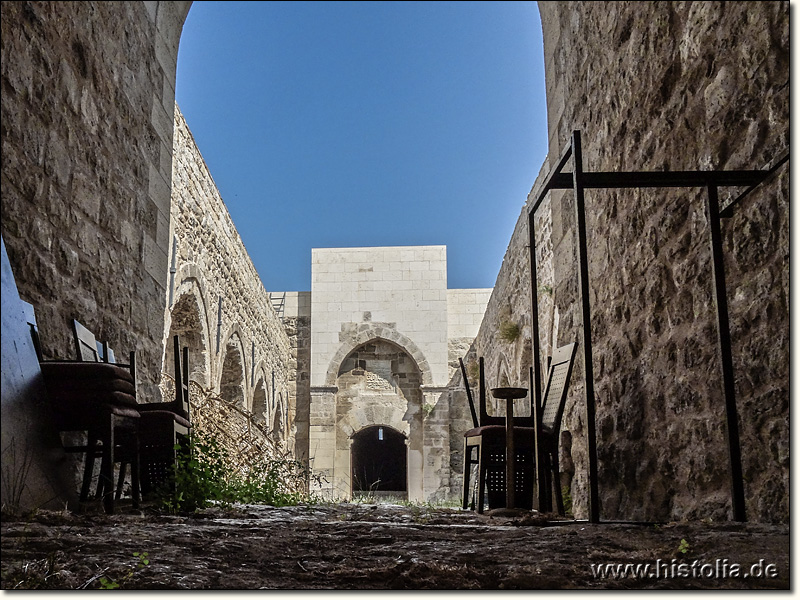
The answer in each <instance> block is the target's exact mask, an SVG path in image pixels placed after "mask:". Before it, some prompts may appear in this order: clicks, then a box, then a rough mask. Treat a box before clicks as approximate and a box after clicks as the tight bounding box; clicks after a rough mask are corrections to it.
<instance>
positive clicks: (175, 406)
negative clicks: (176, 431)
mask: <svg viewBox="0 0 800 600" xmlns="http://www.w3.org/2000/svg"><path fill="white" fill-rule="evenodd" d="M138 410H139V412H141V413H151V412H169V413H172V414H174V415H177V416H179V417H181V418H182V419H183V420H184V421H186V422H187V426H188V418H189V415H187V414H186V411H185V410H184V409H183V407H182V406H179V403H177V402H145V403H142V404H140V405H139V406H138Z"/></svg>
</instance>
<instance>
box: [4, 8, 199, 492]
mask: <svg viewBox="0 0 800 600" xmlns="http://www.w3.org/2000/svg"><path fill="white" fill-rule="evenodd" d="M190 4H191V3H190V2H4V3H3V6H2V30H1V31H0V40H2V41H1V42H0V44H1V46H2V59H1V60H0V71H1V72H2V98H3V100H2V105H1V106H0V115H1V118H2V137H3V142H2V157H3V159H2V160H3V169H2V223H1V225H0V226H1V227H2V239H3V241H4V244H5V247H6V248H7V250H8V258H9V264H10V271H9V273H8V274H9V275H12V274H13V279H14V280H15V281H16V286H15V287H18V289H19V293H20V295H21V297H22V299H23V300H24V301H27V302H29V303H31V304H32V305H33V307H34V310H35V313H36V318H37V321H38V324H39V330H40V333H41V338H42V342H43V351H44V354H45V356H46V358H57V357H58V358H69V359H73V358H75V348H74V343H73V340H72V333H71V331H72V329H71V321H72V320H73V319H78V320H79V321H80V322H81V323H83V324H84V325H86V326H87V327H89V328H90V329H91V330H92V331H94V332H95V333H96V335H97V337H98V339H102V340H108V341H109V343H110V344H111V345H112V347H114V348H115V349H116V350H117V352H118V353H125V352H128V351H130V350H136V352H137V361H138V362H137V366H138V367H139V368H138V369H137V378H138V383H139V390H140V394H141V396H142V397H146V398H152V399H157V398H158V395H159V390H158V385H157V384H158V381H159V372H160V370H161V362H162V353H163V349H162V340H163V329H164V314H163V310H162V309H163V307H164V305H165V302H166V283H167V253H168V247H169V218H170V217H169V214H170V213H169V203H170V176H171V163H172V110H173V105H174V88H175V64H176V61H177V54H178V41H179V38H180V33H181V29H182V27H183V21H184V19H185V17H186V14H187V12H188V10H189V6H190ZM4 273H5V271H4ZM5 290H6V288H5V287H4V295H5ZM5 318H6V315H5V309H4V322H3V323H4V324H3V335H2V337H3V342H4V344H6V342H8V345H7V346H6V345H4V346H3V348H4V353H3V381H4V383H5V382H6V376H7V374H9V373H11V371H10V370H9V369H10V365H11V362H10V361H9V359H10V360H11V361H13V362H14V364H17V363H19V364H22V363H21V362H20V357H21V355H18V356H16V357H14V358H12V355H10V354H6V349H9V350H11V349H12V347H13V348H16V350H14V353H16V352H18V351H19V350H20V349H22V348H23V347H24V345H25V344H26V340H25V339H24V338H23V339H16V338H15V337H14V336H15V335H16V333H17V332H20V331H22V330H25V333H24V335H25V336H28V333H27V328H26V327H23V328H16V327H7V326H6V320H5ZM22 324H23V325H24V322H23V323H22ZM28 341H29V336H28ZM26 364H27V363H26ZM28 376H30V380H26V381H27V383H28V385H25V386H23V387H20V388H16V389H14V390H13V391H11V388H7V387H6V386H5V385H4V388H3V390H4V391H3V395H2V406H3V419H2V421H3V435H2V438H3V440H4V448H3V483H4V486H3V489H4V490H5V489H6V486H5V484H6V483H7V478H8V473H10V472H15V471H14V467H13V465H9V464H7V462H6V461H7V458H8V457H9V456H12V455H13V453H14V452H13V450H14V449H13V448H11V446H10V440H12V439H13V440H14V441H15V443H16V444H18V447H17V448H16V452H17V456H18V457H19V456H21V455H22V454H21V453H24V454H25V455H28V454H27V453H28V452H31V454H30V455H29V456H32V457H34V462H35V464H34V465H32V470H33V471H35V472H40V473H44V474H45V477H49V478H51V483H52V481H55V480H56V479H59V478H60V479H61V480H64V479H69V475H71V474H72V470H71V468H70V466H71V464H72V463H73V462H74V461H72V460H71V458H72V456H74V455H71V456H70V457H65V455H64V453H63V451H61V450H60V448H59V446H58V440H57V436H56V434H55V433H54V432H52V431H49V430H50V425H51V424H50V423H49V422H47V421H46V419H45V421H43V420H42V417H43V415H44V416H46V412H44V413H41V414H34V413H32V412H27V411H28V410H29V409H30V408H31V407H33V406H34V405H38V404H41V397H40V394H39V392H38V391H37V390H41V386H40V383H41V374H40V373H39V372H38V369H34V370H32V371H31V372H30V373H28ZM31 382H33V385H30V384H31ZM26 422H27V423H28V424H33V425H32V427H29V426H26V425H24V423H26ZM41 429H46V430H48V431H49V434H48V436H45V437H37V436H35V435H33V433H32V432H34V431H36V430H41ZM7 441H8V442H7ZM9 448H11V452H9ZM40 450H44V452H43V453H40V452H39V451H40ZM67 458H69V460H67ZM7 467H9V469H7ZM68 474H69V475H68ZM62 483H63V481H62ZM26 485H27V487H26V493H25V495H24V497H23V499H22V501H21V503H22V506H23V507H27V508H36V507H40V506H43V505H44V506H55V507H63V506H64V502H65V500H67V499H72V498H74V494H72V493H71V492H70V491H68V488H69V487H70V486H69V485H67V488H65V487H62V486H60V485H59V486H55V487H49V485H41V484H40V482H39V481H38V480H35V479H33V478H32V479H31V480H30V481H27V482H26ZM6 500H7V498H6V496H5V492H4V499H3V502H4V503H5V502H6ZM48 503H49V504H48Z"/></svg>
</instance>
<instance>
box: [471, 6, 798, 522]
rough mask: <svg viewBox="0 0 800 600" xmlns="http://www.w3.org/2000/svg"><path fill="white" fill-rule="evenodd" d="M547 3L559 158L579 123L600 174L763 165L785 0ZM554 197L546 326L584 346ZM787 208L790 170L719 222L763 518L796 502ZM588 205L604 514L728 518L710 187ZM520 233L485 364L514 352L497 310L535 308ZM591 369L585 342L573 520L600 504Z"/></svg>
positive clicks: (746, 454) (609, 195) (750, 478)
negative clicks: (587, 403) (590, 436)
mask: <svg viewBox="0 0 800 600" xmlns="http://www.w3.org/2000/svg"><path fill="white" fill-rule="evenodd" d="M539 7H540V11H541V15H542V25H543V30H544V34H545V35H544V38H545V63H546V74H547V93H548V120H549V135H550V158H549V163H550V164H552V163H553V162H554V161H555V160H556V157H558V156H559V155H560V152H561V149H562V148H563V146H564V144H565V143H566V142H567V141H568V140H569V138H570V135H571V133H572V131H573V130H581V131H582V132H583V155H584V164H583V167H584V169H586V170H593V171H615V170H631V171H633V170H672V171H675V170H697V169H755V168H761V167H762V166H763V165H765V164H766V163H767V162H768V161H770V160H771V159H772V158H773V157H775V156H776V155H777V154H779V153H780V152H781V151H782V150H784V149H785V148H786V147H787V146H788V133H789V129H788V108H789V105H788V87H787V82H788V77H789V71H788V56H789V55H788V17H789V14H788V4H786V3H783V2H764V3H758V4H753V3H745V2H733V3H730V2H729V3H716V2H692V3H676V2H661V3H649V4H647V5H643V4H642V3H631V2H604V3H594V2H570V3H553V2H540V3H539ZM545 167H546V168H549V165H548V164H546V165H545ZM569 169H571V167H570V166H568V168H567V170H569ZM545 170H546V169H545ZM739 191H741V190H733V191H732V192H733V193H734V194H735V193H738V192H739ZM533 192H535V193H538V189H537V185H534V189H533ZM726 193H727V191H726V190H723V191H722V194H721V197H722V199H723V201H725V198H726ZM550 201H551V211H552V235H551V243H552V248H553V250H552V252H553V258H552V272H553V278H554V279H553V281H554V283H553V294H554V301H555V307H554V308H555V315H556V319H555V322H556V323H555V325H554V326H552V327H551V329H550V330H551V331H552V332H553V333H552V339H554V340H557V342H556V343H558V344H563V343H567V342H571V341H577V342H579V343H582V339H581V337H582V336H581V329H580V328H581V317H580V304H579V297H578V295H577V285H576V282H577V277H576V256H577V255H576V252H575V238H574V227H573V223H574V219H575V208H574V202H573V199H572V195H571V194H570V193H560V192H559V193H555V192H552V193H550ZM540 210H542V209H540ZM787 211H788V171H787V170H786V168H783V169H782V170H781V171H779V172H778V173H777V174H776V175H775V176H773V177H772V178H771V179H770V180H768V181H767V182H765V183H764V184H762V186H761V187H760V188H759V189H757V190H756V191H755V192H754V193H752V194H751V195H750V196H749V197H748V198H747V199H746V200H745V201H744V202H743V203H742V204H741V205H740V206H737V208H736V211H735V215H734V216H733V218H731V219H729V220H725V221H724V222H723V237H724V242H723V243H724V248H725V254H726V257H725V268H726V271H727V281H728V299H729V304H730V307H729V312H730V319H731V329H732V335H733V355H734V363H735V364H734V368H735V373H736V381H737V384H736V387H737V390H736V391H737V398H738V410H739V417H740V419H739V421H740V428H741V437H742V451H743V460H744V471H745V481H746V484H745V485H746V489H745V492H746V497H747V507H748V511H749V517H750V518H752V519H756V520H762V521H785V520H786V519H788V514H789V512H788V511H789V508H788V473H789V471H788V462H786V460H787V459H786V454H785V447H786V444H787V440H788V435H789V429H788V391H789V390H788V382H789V377H788V375H789V372H788V349H789V339H788V314H789V313H788V287H787V285H786V281H787V279H788V248H789V246H788V214H787ZM586 212H587V214H586V218H587V230H588V233H589V235H588V238H589V240H588V244H589V246H588V254H589V280H590V300H591V307H592V336H593V343H594V348H593V368H594V384H595V391H596V402H597V428H598V453H599V457H600V477H599V484H600V501H601V502H600V503H601V511H600V512H601V516H602V517H603V518H636V519H664V518H671V519H675V518H705V517H709V518H713V519H726V518H729V516H730V496H729V485H730V484H729V482H730V476H729V472H728V464H727V446H726V434H725V420H724V419H725V416H724V399H723V395H722V389H721V375H720V367H719V359H718V352H717V325H716V317H715V306H714V299H713V290H712V288H711V270H710V258H711V255H710V238H709V229H708V219H707V216H706V211H705V193H704V191H703V190H676V191H668V190H641V191H604V192H601V191H590V192H587V198H586ZM525 236H526V233H525V232H524V231H523V230H522V228H521V227H520V226H519V224H518V227H517V229H516V230H515V232H514V236H513V238H512V240H511V244H510V246H509V251H508V254H507V256H506V262H507V263H509V264H508V265H507V264H505V263H504V265H503V270H502V271H501V273H500V276H499V277H498V282H497V284H496V286H495V295H496V296H497V298H494V297H493V300H492V302H491V303H490V309H489V311H488V312H487V316H486V321H485V322H484V326H482V329H481V334H480V335H479V338H478V340H477V341H476V348H477V350H478V353H479V354H484V355H485V356H487V365H488V376H489V377H495V378H501V377H502V374H503V373H504V371H503V366H502V365H503V364H504V362H505V363H506V364H509V365H513V364H514V363H515V357H517V356H518V355H519V349H518V347H516V346H509V347H506V348H503V345H502V343H501V342H500V341H499V335H498V331H499V327H498V326H499V323H498V318H499V317H500V315H501V314H502V312H501V311H502V306H503V303H504V302H507V303H509V304H511V306H512V308H511V310H509V311H507V312H506V314H509V312H510V313H511V314H514V308H515V307H516V306H520V307H524V306H525V305H526V301H525V300H524V299H522V298H521V297H520V296H519V294H520V293H524V291H514V288H515V286H516V282H517V280H518V279H519V278H520V277H523V276H524V272H525V271H526V270H527V265H525V263H524V260H522V256H524V254H525V253H524V252H520V251H519V250H518V248H519V247H520V246H521V245H522V244H524V240H525ZM516 255H519V256H520V258H519V259H518V260H517V265H516V266H512V261H513V260H514V258H513V257H514V256H516ZM503 290H509V291H507V292H504V291H503ZM528 293H529V292H528ZM508 297H510V299H508V300H507V298H508ZM528 298H529V296H528ZM519 310H522V308H520V309H519ZM519 321H520V322H521V323H522V325H523V326H522V331H523V332H524V331H525V325H526V322H525V317H524V316H522V317H520V318H519ZM523 337H524V336H523ZM542 338H543V342H544V341H546V340H549V334H548V330H547V328H545V329H544V331H543V332H542ZM544 346H545V344H543V347H544ZM543 353H545V352H543ZM510 371H511V373H512V374H513V376H515V377H517V378H518V381H520V383H522V382H523V381H524V379H523V378H524V373H523V372H519V370H517V371H516V372H515V370H514V369H513V368H512V369H511V370H510ZM583 373H584V367H583V360H582V352H580V351H579V352H578V360H577V364H576V369H575V372H574V374H573V380H572V384H571V386H570V390H571V392H570V397H569V400H568V403H567V408H566V413H565V419H564V428H565V429H566V430H568V431H569V432H570V433H571V434H572V440H573V445H572V459H573V460H574V465H575V479H574V480H573V483H572V490H571V491H572V498H573V501H574V509H575V512H576V515H577V516H586V514H587V513H586V511H587V505H586V498H587V488H586V485H587V480H586V469H587V457H586V445H585V417H584V408H583V398H584V385H583V377H584V375H583ZM767 498H769V500H767Z"/></svg>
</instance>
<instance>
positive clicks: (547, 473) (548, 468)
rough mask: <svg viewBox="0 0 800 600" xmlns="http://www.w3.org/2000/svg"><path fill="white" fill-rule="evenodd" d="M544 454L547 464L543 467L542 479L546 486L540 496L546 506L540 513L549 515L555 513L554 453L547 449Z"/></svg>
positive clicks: (541, 508) (540, 509)
mask: <svg viewBox="0 0 800 600" xmlns="http://www.w3.org/2000/svg"><path fill="white" fill-rule="evenodd" d="M542 454H543V457H544V462H545V464H544V465H542V467H543V468H542V473H543V475H544V476H543V477H542V478H541V482H542V485H543V486H544V490H543V492H544V493H542V494H541V495H540V498H541V499H542V500H543V501H544V505H542V506H540V507H539V511H540V512H543V513H548V512H553V473H552V471H553V469H552V461H551V458H552V453H551V452H550V448H545V451H544V452H543V453H542Z"/></svg>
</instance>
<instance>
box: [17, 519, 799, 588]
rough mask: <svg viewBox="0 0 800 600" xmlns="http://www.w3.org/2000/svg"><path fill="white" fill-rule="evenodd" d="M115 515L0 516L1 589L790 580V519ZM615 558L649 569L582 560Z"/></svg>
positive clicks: (692, 584) (719, 584) (677, 584)
mask: <svg viewBox="0 0 800 600" xmlns="http://www.w3.org/2000/svg"><path fill="white" fill-rule="evenodd" d="M120 513H121V514H118V515H113V516H106V515H103V514H82V515H76V514H72V513H61V512H38V513H37V514H35V515H33V516H28V517H26V518H13V517H9V516H7V515H6V516H4V517H3V521H2V587H3V588H4V589H13V588H16V589H23V588H24V589H30V588H38V589H96V588H102V587H116V586H119V587H120V588H123V589H162V590H179V589H215V590H252V589H284V590H320V589H364V590H366V589H379V590H392V589H399V590H418V589H439V590H456V589H483V590H499V589H608V588H611V589H652V588H655V589H676V588H680V589H740V588H745V589H776V588H777V589H788V588H789V526H788V525H764V524H740V523H668V524H662V525H630V524H628V525H622V524H599V525H590V524H588V523H575V522H569V523H566V522H560V523H554V522H553V521H552V520H549V519H546V518H544V517H540V516H539V515H536V514H535V513H530V512H528V513H522V512H513V511H502V510H499V511H493V513H492V514H488V513H487V514H486V515H482V516H481V515H477V514H476V513H474V512H469V511H461V510H458V509H448V508H432V507H414V506H400V505H392V504H335V505H328V504H318V505H310V506H295V507H285V508H272V507H266V506H236V507H234V508H229V509H224V510H223V509H220V508H213V509H208V510H205V511H202V512H199V513H197V514H193V515H186V516H166V515H163V514H162V515H159V514H156V513H155V512H152V511H148V510H144V511H131V510H128V511H125V510H121V511H120ZM658 561H660V562H658ZM617 563H619V564H622V565H625V564H630V565H635V564H640V565H650V567H649V568H650V572H649V575H648V574H645V575H643V576H640V577H635V576H633V575H631V574H630V573H629V575H628V576H627V577H614V576H611V575H609V576H607V577H599V576H596V575H594V574H593V567H592V565H594V569H595V570H597V568H598V567H597V565H601V564H603V565H606V564H612V565H615V564H617ZM706 565H710V566H706ZM753 565H755V566H754V567H752V571H751V566H753ZM734 566H736V568H734ZM632 568H634V567H630V568H629V569H632ZM640 568H644V567H640ZM656 568H658V569H659V572H658V573H656ZM737 570H738V575H739V576H738V577H735V576H732V575H734V574H737V573H735V572H736V571H737ZM682 573H683V574H685V575H682ZM745 574H746V576H745ZM759 574H760V575H761V576H759Z"/></svg>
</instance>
